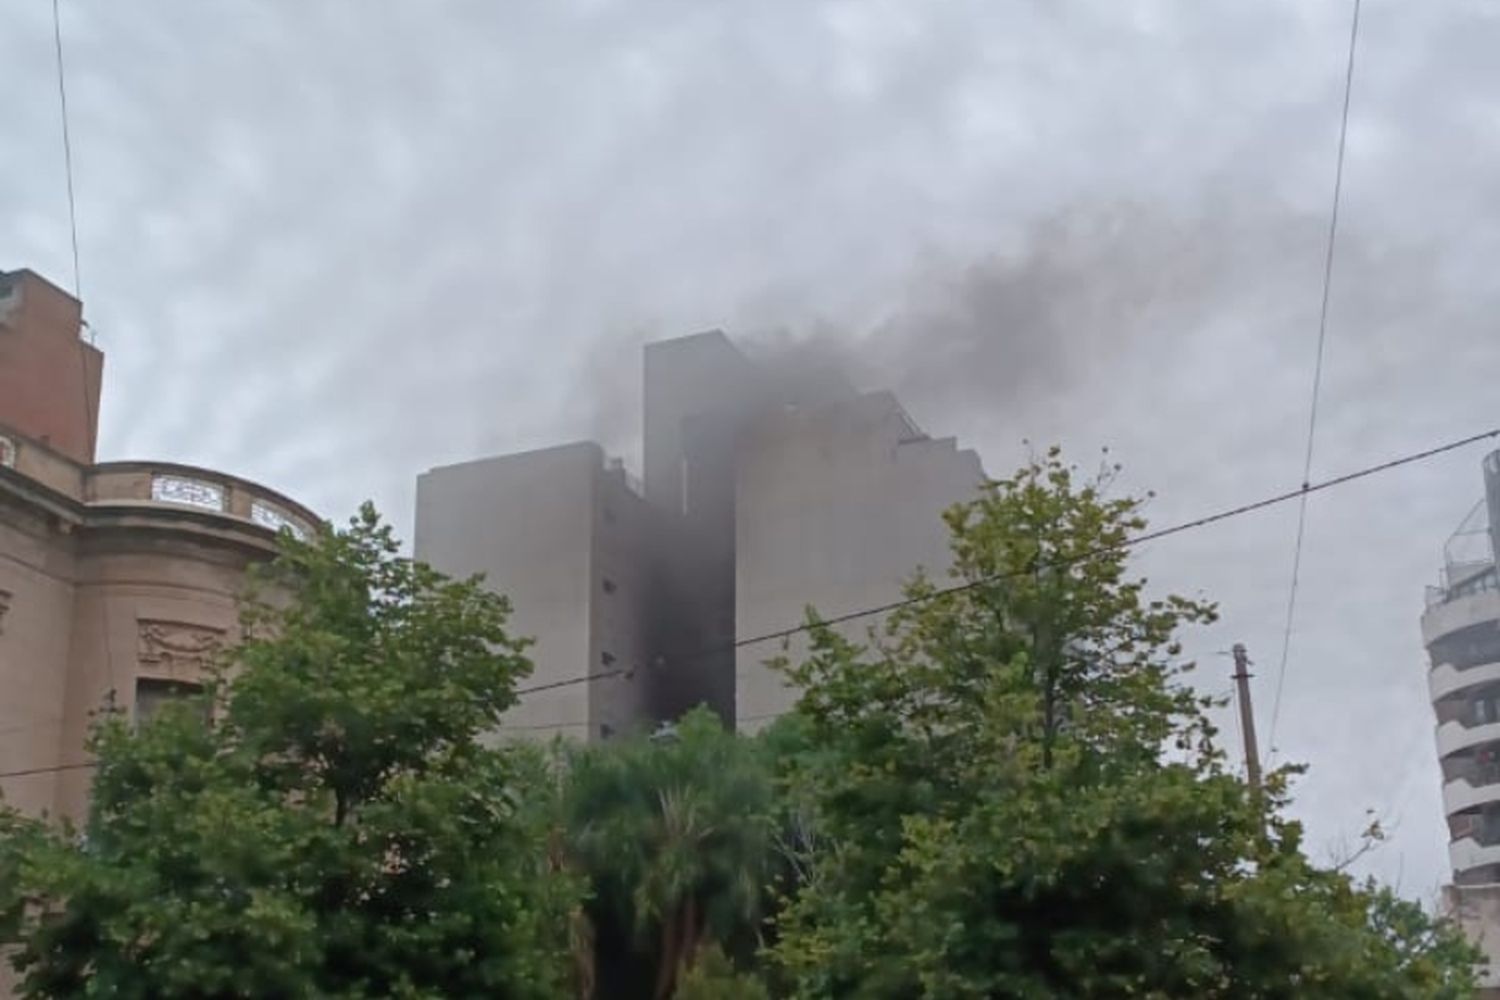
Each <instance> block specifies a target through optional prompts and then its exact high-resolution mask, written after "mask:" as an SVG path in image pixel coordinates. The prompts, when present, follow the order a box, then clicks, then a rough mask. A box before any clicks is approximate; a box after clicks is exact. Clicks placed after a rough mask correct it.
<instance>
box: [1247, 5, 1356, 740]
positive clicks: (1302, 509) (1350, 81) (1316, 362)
mask: <svg viewBox="0 0 1500 1000" xmlns="http://www.w3.org/2000/svg"><path fill="white" fill-rule="evenodd" d="M1359 7H1360V0H1354V13H1353V16H1352V17H1351V19H1350V23H1349V59H1348V63H1347V65H1346V66H1345V69H1344V107H1343V111H1342V112H1341V113H1340V116H1339V149H1338V156H1337V157H1336V158H1335V162H1334V169H1333V206H1332V208H1331V209H1330V210H1329V213H1328V248H1327V251H1326V252H1325V253H1324V256H1323V302H1322V306H1321V307H1320V308H1319V311H1318V347H1317V351H1316V352H1315V354H1314V359H1313V382H1312V403H1311V405H1310V406H1309V407H1308V414H1307V450H1306V452H1305V454H1304V456H1303V460H1302V482H1303V484H1304V485H1306V484H1307V481H1308V480H1309V479H1310V478H1311V477H1312V462H1313V444H1314V441H1315V440H1316V437H1317V431H1318V402H1319V398H1320V396H1321V395H1322V387H1323V354H1324V350H1323V349H1324V345H1325V344H1326V342H1327V340H1328V302H1329V298H1330V292H1331V289H1332V287H1333V255H1334V249H1335V247H1336V246H1337V245H1338V234H1339V206H1340V204H1341V203H1342V201H1343V192H1344V150H1345V148H1346V146H1347V144H1348V139H1349V101H1350V98H1351V96H1352V95H1353V92H1354V53H1355V51H1356V49H1357V44H1358V42H1359ZM1306 533H1307V496H1306V494H1304V495H1303V497H1302V501H1301V503H1299V504H1298V505H1297V540H1296V543H1295V544H1294V545H1293V547H1292V581H1291V585H1290V586H1289V587H1288V588H1287V598H1286V628H1285V629H1284V630H1283V632H1282V636H1281V662H1280V664H1279V665H1278V666H1277V668H1276V695H1275V697H1274V698H1273V699H1272V702H1271V727H1270V729H1269V730H1268V732H1267V742H1268V743H1269V744H1270V755H1271V756H1272V757H1273V758H1274V757H1275V756H1276V721H1277V719H1278V718H1279V717H1280V716H1281V691H1282V687H1283V686H1284V685H1285V683H1286V665H1287V661H1288V660H1289V659H1290V657H1291V651H1292V624H1293V622H1294V621H1295V619H1296V613H1297V586H1298V583H1299V582H1300V578H1301V575H1302V542H1303V539H1304V537H1305V535H1306Z"/></svg>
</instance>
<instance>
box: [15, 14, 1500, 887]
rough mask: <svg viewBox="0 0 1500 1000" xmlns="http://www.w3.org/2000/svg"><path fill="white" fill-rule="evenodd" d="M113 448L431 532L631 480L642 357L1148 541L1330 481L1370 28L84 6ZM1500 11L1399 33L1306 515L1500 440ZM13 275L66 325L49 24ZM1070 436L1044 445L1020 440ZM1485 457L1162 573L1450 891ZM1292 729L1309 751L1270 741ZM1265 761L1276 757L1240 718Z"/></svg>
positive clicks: (1223, 667)
mask: <svg viewBox="0 0 1500 1000" xmlns="http://www.w3.org/2000/svg"><path fill="white" fill-rule="evenodd" d="M61 9H62V27H63V34H64V40H65V45H66V60H67V68H68V76H67V86H68V99H69V103H70V110H71V124H72V138H73V153H74V159H75V184H76V190H77V207H78V229H79V242H80V258H81V276H80V277H81V290H82V297H83V299H84V300H85V315H86V318H87V319H88V321H89V323H90V324H91V327H92V329H93V330H94V331H95V336H96V337H97V343H98V345H99V346H100V347H101V348H102V349H103V350H104V351H105V352H106V355H107V362H106V377H105V389H104V400H103V404H102V410H101V417H102V429H101V453H102V457H104V458H107V459H126V458H160V459H170V460H174V461H181V462H188V463H194V464H200V465H204V466H209V467H212V468H216V469H221V470H224V471H228V472H233V473H236V474H239V475H243V476H246V477H248V478H251V479H255V480H257V481H260V482H262V483H265V484H266V485H269V486H272V487H274V488H277V489H280V490H282V491H284V492H286V493H288V494H290V495H292V496H294V497H296V498H298V499H299V500H301V501H303V502H305V503H307V504H308V505H310V506H312V507H313V508H315V509H317V510H319V511H320V512H322V513H324V514H325V515H327V516H329V517H331V518H334V519H336V520H341V519H342V518H343V517H345V516H346V515H347V514H349V513H351V512H352V510H353V509H354V507H355V505H357V504H358V502H359V501H361V500H363V499H365V498H372V499H374V500H375V501H376V503H377V504H378V505H379V507H380V508H381V509H382V510H383V511H385V512H386V514H387V515H388V516H389V517H390V518H391V519H392V520H393V521H394V523H395V524H396V525H397V526H398V528H399V529H400V530H401V531H402V533H404V534H407V535H409V534H410V530H411V514H412V505H413V493H414V485H415V477H416V475H417V474H418V473H419V472H421V471H424V470H426V469H428V468H431V467H432V466H435V465H440V464H444V463H448V462H454V461H461V460H465V459H469V458H475V457H480V456H483V455H489V454H496V453H500V452H505V451H511V450H517V449H522V448H529V447H537V446H542V445H546V444H551V443H557V442H560V441H564V440H572V439H577V438H597V439H599V440H601V441H603V442H604V443H605V444H606V445H608V446H610V447H611V448H612V449H614V450H616V451H618V452H621V453H623V454H624V455H625V456H626V457H627V459H628V460H629V461H630V462H631V463H632V464H635V463H637V460H638V456H637V452H638V449H639V421H638V417H637V415H636V414H637V407H638V404H639V376H640V372H639V365H640V356H639V345H640V344H641V343H643V342H645V341H647V340H650V339H655V338H661V337H668V336H674V335H679V334H686V333H692V332H696V331H699V330H703V329H709V328H720V329H723V330H725V331H727V332H728V333H729V334H730V335H731V336H732V337H735V338H736V339H737V340H738V341H739V342H741V343H742V344H743V345H744V346H745V348H746V349H747V351H749V352H751V353H752V354H753V353H754V352H755V351H756V350H762V351H773V350H777V349H780V348H781V347H784V346H785V345H786V344H788V343H794V344H795V343H803V342H806V343H809V344H811V345H813V346H815V347H817V348H819V349H821V350H825V351H828V352H832V353H834V354H836V355H837V356H838V357H839V358H840V359H842V360H843V361H844V362H845V363H846V364H847V366H848V368H849V369H850V373H851V375H852V376H853V377H854V378H855V379H856V381H857V382H859V383H860V384H862V385H864V386H865V387H868V388H875V387H885V386H889V387H891V388H894V389H895V390H896V391H897V392H898V394H900V396H901V398H902V399H903V401H904V402H905V403H906V405H907V408H908V409H909V410H910V411H911V412H912V414H913V416H914V417H915V418H916V419H917V420H918V422H919V423H921V424H922V425H923V426H924V427H925V428H926V429H927V430H928V431H930V432H931V433H933V434H935V435H949V434H956V435H957V436H958V437H959V439H960V442H961V443H962V444H963V445H965V446H970V447H974V448H976V449H978V450H979V452H980V453H981V455H982V456H983V458H984V460H985V464H986V467H987V469H988V470H989V471H990V472H991V473H992V474H1003V473H1004V472H1005V471H1007V470H1009V469H1011V468H1013V467H1014V466H1015V465H1016V464H1017V463H1018V462H1019V461H1021V460H1023V459H1024V457H1025V455H1026V454H1027V449H1028V447H1040V446H1045V445H1048V444H1052V443H1058V444H1061V445H1062V446H1063V447H1064V448H1065V450H1066V452H1067V454H1069V455H1070V456H1072V457H1074V458H1076V459H1077V460H1078V461H1080V462H1081V463H1083V464H1087V465H1092V464H1093V463H1095V462H1096V461H1097V460H1098V456H1099V452H1100V449H1102V448H1105V447H1107V448H1109V449H1110V455H1111V456H1113V458H1114V459H1116V460H1118V461H1120V462H1121V463H1123V464H1124V466H1125V473H1124V476H1123V478H1122V480H1121V488H1122V489H1132V490H1140V491H1144V490H1148V489H1149V490H1154V491H1155V493H1156V496H1155V499H1153V501H1152V502H1151V505H1150V509H1149V513H1150V515H1151V517H1152V519H1153V521H1154V523H1155V524H1156V525H1158V526H1164V525H1167V524H1171V523H1174V522H1176V521H1179V520H1185V519H1189V518H1192V517H1196V516H1199V515H1201V514H1205V513H1209V512H1212V511H1215V510H1218V509H1221V508H1224V507H1228V506H1232V505H1235V504H1238V503H1242V502H1246V501H1249V500H1253V499H1257V498H1260V497H1263V496H1267V495H1270V494H1273V493H1278V492H1281V491H1283V490H1286V489H1290V488H1293V487H1295V486H1297V485H1298V484H1299V483H1300V482H1301V479H1302V464H1303V458H1304V449H1305V448H1306V436H1307V432H1308V422H1309V421H1308V415H1309V403H1310V398H1311V397H1310V393H1311V387H1312V382H1313V371H1314V365H1315V360H1316V356H1317V342H1318V329H1319V307H1320V302H1321V294H1322V287H1323V286H1322V281H1323V265H1324V254H1325V252H1326V239H1327V228H1328V217H1329V211H1330V207H1331V198H1332V189H1333V180H1334V162H1335V154H1336V149H1337V143H1338V124H1339V111H1340V106H1341V102H1342V99H1343V82H1344V72H1345V66H1346V62H1345V60H1346V57H1347V45H1348V38H1349V27H1350V13H1351V4H1350V2H1347V0H1266V2H1259V3H1253V4H1252V3H1243V2H1228V0H1195V2H1193V3H1171V2H1165V0H1049V2H1045V3H1043V2H1039V0H1007V2H996V0H933V2H930V3H923V4H911V3H901V2H894V0H862V2H851V0H838V2H829V0H756V2H753V3H752V2H748V0H735V2H724V3H714V4H705V3H701V2H695V0H630V2H626V0H547V2H541V0H527V2H515V3H507V4H494V3H483V2H478V0H473V2H461V0H445V2H437V3H416V2H405V3H398V2H389V3H383V4H356V3H352V2H342V3H340V2H330V3H322V4H306V3H297V2H293V0H259V2H255V3H251V2H248V0H245V2H238V0H226V2H223V3H217V4H183V3H172V2H167V0H136V2H134V3H131V4H118V3H111V2H109V0H62V2H61ZM1497 50H1500V13H1497V8H1495V7H1494V5H1493V4H1491V3H1489V2H1488V0H1431V2H1427V3H1422V4H1412V3H1402V2H1396V0H1366V2H1365V4H1364V8H1363V14H1362V21H1361V26H1360V34H1359V41H1358V48H1357V61H1356V68H1355V76H1354V87H1353V95H1352V104H1351V112H1350V121H1349V134H1348V151H1347V161H1346V165H1345V173H1344V187H1343V201H1342V209H1341V211H1342V216H1341V219H1340V231H1339V240H1338V242H1337V245H1336V252H1335V257H1334V267H1333V276H1332V285H1331V296H1330V302H1329V312H1328V324H1327V338H1326V342H1325V352H1324V356H1323V361H1324V364H1323V378H1322V392H1321V400H1320V408H1319V419H1318V422H1317V425H1316V432H1315V435H1314V448H1313V466H1312V469H1313V478H1314V479H1315V480H1316V479H1320V478H1323V477H1325V476H1330V475H1336V474H1339V473H1342V472H1345V471H1350V470H1353V469H1356V468H1358V467H1361V466H1363V465H1366V464H1369V463H1373V462H1376V461H1381V460H1384V459H1386V458H1389V457H1394V456H1397V455H1399V454H1402V453H1405V452H1407V451H1412V450H1417V449H1420V448H1425V447H1428V446H1430V445H1433V444H1438V443H1441V442H1444V441H1447V440H1450V439H1453V438H1457V437H1461V436H1464V435H1467V434H1471V433H1475V432H1478V431H1481V430H1486V429H1489V428H1492V427H1496V426H1500V337H1497V335H1496V332H1495V329H1494V327H1495V324H1496V322H1497V319H1496V318H1497V317H1500V274H1497V273H1496V271H1495V269H1494V266H1493V262H1494V261H1495V260H1497V259H1500V213H1496V212H1495V211H1494V210H1493V206H1495V205H1496V204H1500V169H1497V162H1500V110H1497V109H1500V61H1497V60H1495V59H1494V58H1493V54H1494V52H1495V51H1497ZM0 92H4V93H5V94H7V95H8V99H7V100H6V102H5V108H6V110H5V115H4V124H3V126H0V269H11V268H16V267H28V268H31V269H34V270H36V271H39V272H40V273H42V274H44V275H46V276H48V277H50V278H52V279H53V280H54V281H56V282H57V283H59V284H61V285H64V286H67V287H72V286H73V271H72V259H71V251H70V249H69V236H68V224H67V218H68V216H67V202H66V194H65V184H64V173H63V165H62V150H61V138H60V127H59V115H58V100H57V97H58V95H57V80H56V76H55V65H54V53H53V39H52V20H51V3H50V0H11V2H9V3H7V4H6V11H5V19H4V26H3V28H0ZM1027 442H1030V443H1031V444H1029V445H1028V444H1027ZM1482 454H1483V449H1482V448H1479V447H1476V448H1471V449H1468V450H1464V451H1460V452H1456V453H1453V454H1449V455H1446V456H1443V457H1440V458H1436V459H1433V460H1431V461H1427V462H1425V463H1422V464H1420V465H1416V466H1409V467H1406V468H1403V469H1401V470H1398V471H1394V472H1391V473H1387V474H1384V475H1381V476H1378V477H1373V478H1370V479H1367V480H1364V481H1361V482H1359V483H1356V484H1352V485H1349V486H1344V487H1340V488H1338V489H1336V490H1330V491H1327V492H1324V493H1320V494H1318V495H1316V496H1314V497H1313V498H1312V499H1311V500H1310V503H1309V509H1308V516H1307V524H1306V534H1305V547H1304V553H1303V562H1302V573H1301V585H1300V589H1299V595H1298V601H1297V605H1296V611H1295V617H1294V621H1293V630H1292V635H1291V642H1290V647H1289V648H1290V652H1289V656H1288V658H1287V668H1286V671H1285V675H1284V682H1283V684H1282V685H1281V692H1282V697H1281V699H1280V702H1279V710H1277V709H1276V705H1277V700H1276V693H1275V692H1276V689H1277V686H1278V685H1277V676H1278V673H1279V671H1278V665H1279V663H1280V660H1281V647H1282V642H1283V635H1284V628H1285V624H1286V610H1287V601H1288V585H1289V579H1290V571H1291V561H1292V549H1293V540H1294V536H1295V530H1296V508H1295V505H1291V504H1288V505H1283V506H1281V507H1278V508H1275V509H1272V510H1268V511H1265V512H1262V513H1258V514H1254V515H1250V516H1246V517H1242V518H1238V519H1235V520H1233V521H1229V522H1225V523H1223V524H1221V525H1218V526H1215V527H1212V528H1206V529H1203V530H1199V531H1193V532H1188V533H1185V534H1183V535H1180V536H1176V537H1174V538H1171V539H1164V540H1162V541H1159V542H1155V543H1152V544H1150V545H1148V546H1145V547H1143V549H1142V550H1141V551H1140V553H1139V556H1138V565H1139V566H1140V568H1141V571H1142V572H1143V573H1145V574H1147V575H1148V576H1149V577H1150V578H1151V580H1152V585H1153V586H1154V587H1160V588H1161V589H1163V590H1173V591H1177V592H1181V593H1187V594H1194V595H1203V596H1207V597H1210V598H1213V599H1215V600H1217V601H1218V602H1219V604H1220V609H1221V613H1222V620H1221V622H1220V623H1219V624H1218V625H1216V626H1214V627H1213V628H1211V629H1208V630H1205V631H1203V632H1200V633H1196V634H1194V635H1191V636H1189V638H1188V651H1189V653H1191V654H1193V655H1194V656H1195V657H1196V658H1197V660H1198V664H1199V666H1198V671H1197V675H1198V677H1199V681H1198V683H1199V684H1200V685H1201V686H1202V687H1203V689H1204V690H1207V691H1212V692H1215V693H1218V692H1224V691H1227V690H1228V688H1229V686H1230V682H1229V679H1228V678H1229V673H1230V665H1229V661H1228V659H1227V657H1226V656H1225V655H1223V651H1224V650H1226V649H1227V648H1228V647H1229V645H1230V644H1231V643H1233V642H1236V641H1238V642H1243V643H1245V644H1246V645H1247V647H1248V648H1249V650H1250V655H1251V658H1252V659H1253V660H1254V661H1255V664H1256V666H1255V668H1254V670H1255V672H1256V675H1257V676H1256V679H1255V681H1254V692H1255V694H1254V696H1255V699H1256V704H1257V711H1258V714H1259V720H1260V725H1259V728H1260V730H1261V741H1262V745H1263V746H1270V747H1274V751H1275V759H1276V761H1277V762H1278V763H1279V762H1283V761H1300V762H1303V763H1305V764H1307V765H1308V766H1309V769H1310V770H1309V772H1308V774H1307V776H1306V777H1304V778H1303V779H1301V780H1300V782H1299V783H1298V785H1297V786H1296V794H1297V802H1296V805H1295V808H1294V812H1295V814H1296V815H1297V816H1299V817H1300V818H1302V819H1303V820H1305V821H1306V823H1307V824H1308V842H1309V846H1310V848H1311V850H1312V852H1313V853H1314V855H1315V856H1317V857H1319V858H1321V859H1324V860H1326V859H1328V858H1330V857H1335V856H1338V855H1340V854H1341V853H1343V852H1344V851H1346V850H1347V849H1348V845H1350V844H1351V843H1353V842H1354V840H1355V838H1356V837H1357V834H1358V833H1359V831H1360V830H1361V829H1362V828H1363V827H1364V826H1365V825H1366V823H1367V822H1368V820H1369V817H1370V816H1372V815H1373V816H1378V817H1379V818H1381V819H1382V821H1383V822H1384V824H1385V825H1386V827H1387V828H1388V829H1389V830H1390V831H1391V836H1390V839H1389V841H1388V842H1387V843H1386V844H1385V845H1384V846H1382V847H1381V848H1380V849H1379V850H1377V851H1375V852H1373V853H1372V854H1370V855H1367V856H1366V857H1364V858H1362V859H1361V860H1360V862H1359V863H1358V865H1357V869H1358V870H1360V871H1363V872H1368V873H1371V874H1374V875H1376V876H1378V877H1380V878H1382V879H1385V880H1387V881H1389V882H1391V883H1393V884H1395V885H1396V886H1397V887H1398V888H1399V889H1400V890H1401V891H1402V892H1403V893H1406V894H1407V895H1410V896H1413V897H1417V898H1421V899H1424V900H1425V899H1430V898H1431V896H1432V895H1433V893H1434V890H1435V888H1436V886H1437V885H1438V884H1439V882H1440V881H1441V880H1442V879H1443V878H1444V875H1445V873H1446V870H1447V860H1446V852H1445V847H1444V844H1445V841H1446V833H1445V830H1444V825H1443V820H1442V814H1441V802H1440V796H1439V774H1438V770H1437V765H1436V760H1435V751H1434V745H1433V737H1432V717H1431V710H1430V707H1429V705H1428V702H1427V698H1426V680H1425V670H1426V661H1425V657H1424V654H1423V650H1422V645H1421V636H1420V630H1419V616H1420V612H1421V609H1422V599H1423V587H1424V585H1426V584H1428V583H1431V582H1434V581H1435V577H1436V573H1437V570H1438V569H1439V566H1440V563H1441V555H1442V549H1443V543H1444V541H1445V540H1446V538H1447V536H1448V535H1449V534H1450V533H1451V532H1452V531H1453V529H1454V528H1455V527H1456V526H1457V525H1458V524H1459V522H1460V520H1461V519H1462V518H1463V516H1464V515H1465V514H1466V513H1467V511H1468V510H1469V508H1470V507H1471V506H1472V505H1473V504H1474V502H1475V501H1476V500H1477V499H1478V498H1479V495H1480V492H1481V488H1482V486H1481V478H1480V471H1479V470H1480V466H1479V462H1480V459H1481V456H1482ZM1273 716H1274V722H1275V726H1274V731H1273V729H1272V722H1273ZM1225 736H1226V738H1227V739H1228V740H1230V741H1231V743H1232V741H1233V740H1234V739H1235V738H1236V736H1235V732H1234V729H1233V726H1232V725H1229V724H1227V723H1226V732H1225Z"/></svg>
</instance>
